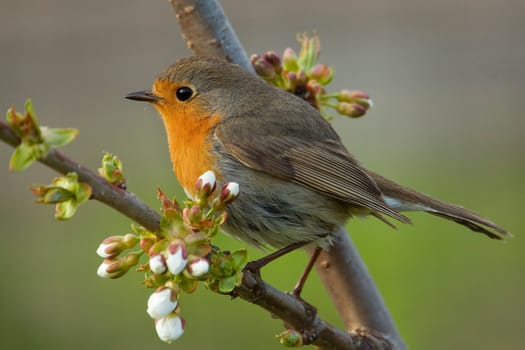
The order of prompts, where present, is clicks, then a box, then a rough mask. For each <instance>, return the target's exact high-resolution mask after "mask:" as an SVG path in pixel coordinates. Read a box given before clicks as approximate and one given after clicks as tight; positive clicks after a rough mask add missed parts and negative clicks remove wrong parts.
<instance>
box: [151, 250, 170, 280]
mask: <svg viewBox="0 0 525 350" xmlns="http://www.w3.org/2000/svg"><path fill="white" fill-rule="evenodd" d="M149 268H150V269H151V272H153V273H155V274H158V275H160V274H163V273H164V272H166V269H167V267H166V259H165V258H164V256H163V255H162V254H156V255H153V256H152V257H150V258H149Z"/></svg>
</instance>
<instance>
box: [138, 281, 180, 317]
mask: <svg viewBox="0 0 525 350" xmlns="http://www.w3.org/2000/svg"><path fill="white" fill-rule="evenodd" d="M178 304H179V302H178V301H177V293H176V292H175V291H174V290H173V289H170V288H166V287H160V288H159V289H157V290H156V291H155V292H154V293H153V294H151V295H150V297H149V299H148V309H147V310H146V311H147V313H148V315H150V317H151V318H153V319H154V320H158V319H160V318H162V317H164V316H166V315H168V314H170V313H172V312H173V311H174V310H175V309H176V308H177V305H178Z"/></svg>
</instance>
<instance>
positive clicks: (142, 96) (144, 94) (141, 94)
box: [126, 90, 161, 103]
mask: <svg viewBox="0 0 525 350" xmlns="http://www.w3.org/2000/svg"><path fill="white" fill-rule="evenodd" d="M126 98H127V99H128V100H133V101H141V102H151V103H155V102H157V101H159V100H160V99H161V97H159V96H157V95H155V94H154V93H153V92H151V91H148V90H143V91H136V92H131V93H129V94H127V95H126Z"/></svg>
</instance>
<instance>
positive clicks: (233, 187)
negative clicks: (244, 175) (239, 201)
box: [226, 182, 239, 197]
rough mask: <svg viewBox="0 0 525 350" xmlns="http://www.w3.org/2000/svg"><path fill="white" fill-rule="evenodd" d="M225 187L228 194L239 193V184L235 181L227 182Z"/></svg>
mask: <svg viewBox="0 0 525 350" xmlns="http://www.w3.org/2000/svg"><path fill="white" fill-rule="evenodd" d="M226 189H227V190H228V191H230V196H233V197H237V196H238V195H239V184H238V183H237V182H228V185H227V186H226Z"/></svg>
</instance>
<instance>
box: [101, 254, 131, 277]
mask: <svg viewBox="0 0 525 350" xmlns="http://www.w3.org/2000/svg"><path fill="white" fill-rule="evenodd" d="M115 264H117V265H118V262H115V261H113V260H108V259H105V260H104V261H103V262H102V264H100V266H99V267H98V270H97V275H99V276H100V277H102V278H117V277H120V276H121V275H123V274H124V273H123V272H122V271H121V270H120V269H118V268H116V267H117V266H116V265H115Z"/></svg>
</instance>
